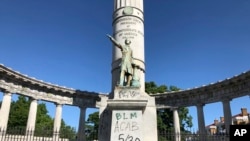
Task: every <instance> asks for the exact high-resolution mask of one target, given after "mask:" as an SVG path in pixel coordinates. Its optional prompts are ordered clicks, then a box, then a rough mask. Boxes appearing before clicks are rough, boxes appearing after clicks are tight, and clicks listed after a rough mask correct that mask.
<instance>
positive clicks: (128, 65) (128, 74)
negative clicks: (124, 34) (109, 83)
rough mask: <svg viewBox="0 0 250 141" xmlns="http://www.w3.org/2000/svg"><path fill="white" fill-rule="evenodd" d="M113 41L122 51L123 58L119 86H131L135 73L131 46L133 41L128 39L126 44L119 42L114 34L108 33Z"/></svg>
mask: <svg viewBox="0 0 250 141" xmlns="http://www.w3.org/2000/svg"><path fill="white" fill-rule="evenodd" d="M107 36H108V37H109V39H110V40H111V41H112V43H113V44H114V45H115V46H116V47H118V48H119V49H120V50H121V52H122V60H121V64H120V65H121V73H120V82H119V86H131V80H132V75H133V68H132V63H133V52H132V49H131V48H130V46H129V45H130V44H131V41H130V40H128V39H126V40H125V45H121V44H119V43H118V42H117V41H116V40H115V39H114V38H113V37H112V36H110V35H107ZM125 78H126V80H127V81H126V83H125V84H124V80H125Z"/></svg>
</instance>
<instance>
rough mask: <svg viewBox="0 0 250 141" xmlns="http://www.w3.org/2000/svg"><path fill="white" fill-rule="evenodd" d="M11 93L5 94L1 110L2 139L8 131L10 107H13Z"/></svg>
mask: <svg viewBox="0 0 250 141" xmlns="http://www.w3.org/2000/svg"><path fill="white" fill-rule="evenodd" d="M11 95H12V94H11V93H10V92H4V96H3V101H2V105H1V110H0V137H1V135H4V134H5V131H6V130H7V125H8V120H9V113H10V105H11Z"/></svg>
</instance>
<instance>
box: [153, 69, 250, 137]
mask: <svg viewBox="0 0 250 141" xmlns="http://www.w3.org/2000/svg"><path fill="white" fill-rule="evenodd" d="M246 95H249V96H250V71H247V72H244V73H241V74H240V75H236V76H234V77H232V78H227V79H225V80H223V81H218V82H216V83H211V84H209V85H203V86H201V87H197V88H193V89H188V90H180V91H177V92H166V93H160V94H154V95H151V96H154V97H155V99H156V104H157V107H158V108H172V109H176V108H178V107H189V106H196V108H197V116H198V128H199V132H200V133H201V134H205V133H206V131H205V120H204V112H203V107H204V105H205V104H209V103H215V102H222V105H223V106H222V107H223V113H224V123H225V129H226V132H227V133H229V126H230V124H232V113H231V107H230V101H231V100H232V99H234V98H238V97H242V96H246ZM174 118H175V119H176V118H177V117H174Z"/></svg>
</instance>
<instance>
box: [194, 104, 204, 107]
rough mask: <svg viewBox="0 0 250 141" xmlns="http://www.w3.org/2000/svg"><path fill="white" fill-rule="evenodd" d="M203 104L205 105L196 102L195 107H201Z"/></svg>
mask: <svg viewBox="0 0 250 141" xmlns="http://www.w3.org/2000/svg"><path fill="white" fill-rule="evenodd" d="M203 106H205V104H204V103H197V104H196V107H203Z"/></svg>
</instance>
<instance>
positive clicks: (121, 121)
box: [98, 87, 157, 141]
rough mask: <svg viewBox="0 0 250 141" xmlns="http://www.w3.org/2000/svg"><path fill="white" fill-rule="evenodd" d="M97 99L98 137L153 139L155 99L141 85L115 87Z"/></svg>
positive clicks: (101, 139)
mask: <svg viewBox="0 0 250 141" xmlns="http://www.w3.org/2000/svg"><path fill="white" fill-rule="evenodd" d="M112 96H113V97H112V98H113V99H108V98H106V97H104V98H102V100H101V103H100V126H99V136H98V137H99V141H126V140H127V141H128V140H129V141H156V140H157V121H156V120H157V119H156V107H155V100H154V98H152V97H149V96H148V95H147V94H146V93H145V92H142V91H141V90H140V88H136V87H116V88H115V90H114V93H113V94H112Z"/></svg>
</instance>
